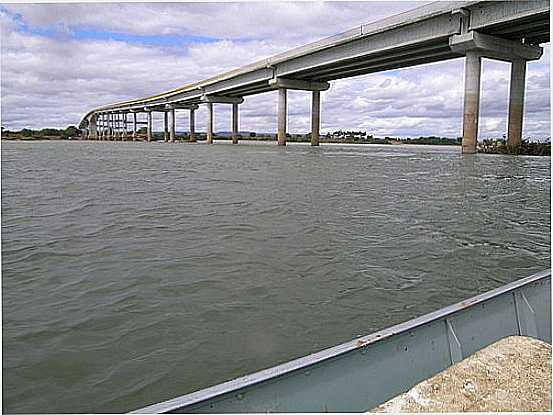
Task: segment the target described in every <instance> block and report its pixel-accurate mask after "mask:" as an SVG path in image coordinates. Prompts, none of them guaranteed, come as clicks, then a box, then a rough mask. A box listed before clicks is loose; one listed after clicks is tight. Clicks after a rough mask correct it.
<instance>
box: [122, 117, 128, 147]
mask: <svg viewBox="0 0 553 415" xmlns="http://www.w3.org/2000/svg"><path fill="white" fill-rule="evenodd" d="M127 128H128V118H127V113H126V112H124V113H123V140H124V141H127V133H128V131H127Z"/></svg>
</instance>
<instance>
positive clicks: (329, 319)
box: [2, 141, 551, 413]
mask: <svg viewBox="0 0 553 415" xmlns="http://www.w3.org/2000/svg"><path fill="white" fill-rule="evenodd" d="M550 169H551V161H550V158H549V157H522V156H520V157H513V156H500V155H475V156H465V157H462V156H461V154H460V148H459V147H437V146H436V147H434V146H413V145H411V146H409V145H405V146H390V145H388V146H386V145H382V146H378V145H364V146H363V145H357V146H356V145H323V146H321V147H319V148H311V147H310V146H307V145H289V146H287V147H286V148H280V147H277V146H276V145H275V144H274V143H258V144H254V143H252V144H241V145H239V146H232V145H230V144H221V143H218V144H215V145H212V146H208V145H205V144H167V143H132V142H125V143H121V142H119V143H114V142H66V141H65V142H62V141H59V142H32V143H30V142H2V312H3V344H2V347H3V362H2V363H3V397H2V399H3V409H4V412H8V413H9V412H12V413H13V412H18V413H21V412H120V411H129V410H133V409H136V408H139V407H141V406H145V405H147V404H150V403H154V402H158V401H162V400H165V399H169V398H173V397H175V396H178V395H181V394H184V393H188V392H191V391H194V390H197V389H199V388H203V387H207V386H209V385H212V384H215V383H219V382H222V381H224V380H228V379H230V378H234V377H237V376H240V375H243V374H246V373H249V372H252V371H255V370H258V369H262V368H265V367H268V366H272V365H275V364H277V363H281V362H284V361H287V360H290V359H292V358H295V357H299V356H303V355H306V354H309V353H311V352H314V351H318V350H321V349H323V348H325V347H329V346H333V345H335V344H338V343H341V342H344V341H348V340H351V339H352V338H355V337H357V336H360V335H364V334H368V333H370V332H373V331H375V330H377V329H380V328H383V327H387V326H390V325H392V324H395V323H399V322H402V321H405V320H407V319H409V318H412V317H415V316H418V315H421V314H423V313H426V312H430V311H433V310H435V309H437V308H440V307H442V306H446V305H449V304H451V303H453V302H456V301H460V300H462V299H465V298H467V297H470V296H473V295H475V294H477V293H481V292H484V291H487V290H489V289H492V288H495V287H498V286H500V285H502V284H505V283H507V282H510V281H513V280H514V279H517V278H519V277H523V276H527V275H530V274H532V273H533V272H535V271H539V270H542V269H545V268H548V267H549V263H550V249H551V240H550V212H551V206H550V187H551V180H550V172H551V170H550Z"/></svg>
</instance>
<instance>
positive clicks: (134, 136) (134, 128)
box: [132, 112, 137, 141]
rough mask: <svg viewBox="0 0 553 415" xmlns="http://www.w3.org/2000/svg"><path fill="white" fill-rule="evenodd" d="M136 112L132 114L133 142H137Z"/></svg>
mask: <svg viewBox="0 0 553 415" xmlns="http://www.w3.org/2000/svg"><path fill="white" fill-rule="evenodd" d="M136 130H137V129H136V112H133V113H132V141H136Z"/></svg>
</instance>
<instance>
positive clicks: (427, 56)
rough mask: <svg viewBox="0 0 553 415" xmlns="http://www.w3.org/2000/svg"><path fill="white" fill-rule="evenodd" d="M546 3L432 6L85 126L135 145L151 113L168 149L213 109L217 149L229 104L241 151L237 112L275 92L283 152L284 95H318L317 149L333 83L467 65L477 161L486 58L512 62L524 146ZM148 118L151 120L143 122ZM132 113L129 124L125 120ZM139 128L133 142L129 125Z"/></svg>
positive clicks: (545, 38) (516, 128)
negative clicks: (324, 99) (160, 119)
mask: <svg viewBox="0 0 553 415" xmlns="http://www.w3.org/2000/svg"><path fill="white" fill-rule="evenodd" d="M549 21H550V4H549V0H532V1H512V2H511V1H505V2H504V1H458V2H435V3H431V4H428V5H425V6H422V7H419V8H416V9H414V10H411V11H408V12H405V13H401V14H398V15H395V16H391V17H389V18H386V19H383V20H380V21H377V22H374V23H369V24H365V25H362V26H359V27H356V28H354V29H351V30H348V31H346V32H343V33H340V34H337V35H335V36H331V37H328V38H325V39H322V40H320V41H317V42H314V43H310V44H308V45H305V46H302V47H298V48H295V49H292V50H290V51H287V52H284V53H281V54H279V55H275V56H273V57H270V58H267V59H263V60H261V61H258V62H255V63H252V64H250V65H247V66H243V67H240V68H238V69H235V70H232V71H229V72H225V73H223V74H220V75H217V76H214V77H212V78H209V79H206V80H203V81H200V82H195V83H192V84H188V85H185V86H183V87H180V88H177V89H174V90H171V91H167V92H163V93H160V94H158V95H154V96H151V97H146V98H139V99H135V100H131V101H125V102H119V103H115V104H110V105H105V106H103V107H100V108H95V109H93V110H91V111H90V112H89V113H88V114H86V115H85V117H84V118H83V120H82V121H81V123H80V128H82V129H83V130H84V134H85V136H86V137H88V138H89V139H93V140H126V139H130V137H131V136H132V139H136V136H137V126H138V125H140V124H142V123H144V124H145V125H146V126H147V135H146V136H147V140H148V141H150V140H151V139H152V113H154V112H160V113H163V114H164V126H165V141H170V142H174V141H175V111H176V110H178V109H185V110H188V111H189V112H190V141H192V142H193V141H195V132H194V126H195V116H194V111H195V110H196V109H197V108H198V106H199V105H206V106H207V108H208V123H207V142H208V143H212V142H213V116H214V114H213V104H231V105H232V141H233V143H238V130H239V128H238V108H239V104H241V103H242V102H244V97H247V96H249V95H254V94H259V93H263V92H267V91H273V90H278V126H277V141H278V144H279V145H285V144H286V126H287V91H288V90H289V89H296V90H305V91H310V92H311V93H312V108H311V112H312V117H311V119H312V129H311V144H312V145H315V146H316V145H318V144H319V125H320V94H321V92H322V91H325V90H327V89H328V88H329V87H330V83H329V82H330V81H333V80H336V79H341V78H348V77H352V76H358V75H364V74H369V73H373V72H379V71H385V70H390V69H398V68H405V67H409V66H414V65H420V64H425V63H431V62H438V61H443V60H447V59H453V58H459V57H463V56H464V57H466V60H465V96H464V113H463V145H462V149H463V150H462V151H463V153H474V152H476V142H477V135H478V118H479V117H478V116H479V107H480V73H481V60H482V57H486V58H492V59H499V60H502V61H507V62H511V64H512V66H511V84H510V96H509V121H508V132H507V137H508V138H507V142H508V145H510V146H512V147H517V146H520V143H521V140H522V122H523V113H524V93H525V80H526V62H527V61H529V60H535V59H539V58H540V57H541V55H542V53H543V50H542V48H541V47H540V44H542V43H545V42H549V37H550V33H549V32H550V29H549ZM141 113H145V114H146V121H145V122H144V121H142V122H140V121H138V120H137V115H138V114H141ZM129 114H132V116H133V119H132V122H130V121H129V119H128V115H129ZM131 123H132V133H131V132H129V131H128V125H129V124H131Z"/></svg>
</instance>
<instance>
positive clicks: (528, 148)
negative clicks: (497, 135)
mask: <svg viewBox="0 0 553 415" xmlns="http://www.w3.org/2000/svg"><path fill="white" fill-rule="evenodd" d="M477 149H478V152H479V153H487V154H519V155H525V156H551V142H550V141H549V139H548V140H547V141H546V142H544V143H538V142H532V141H527V140H524V141H522V144H521V145H520V147H518V148H512V147H510V146H508V145H507V142H506V141H505V140H504V139H503V140H484V141H482V142H481V143H478V147H477Z"/></svg>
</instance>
